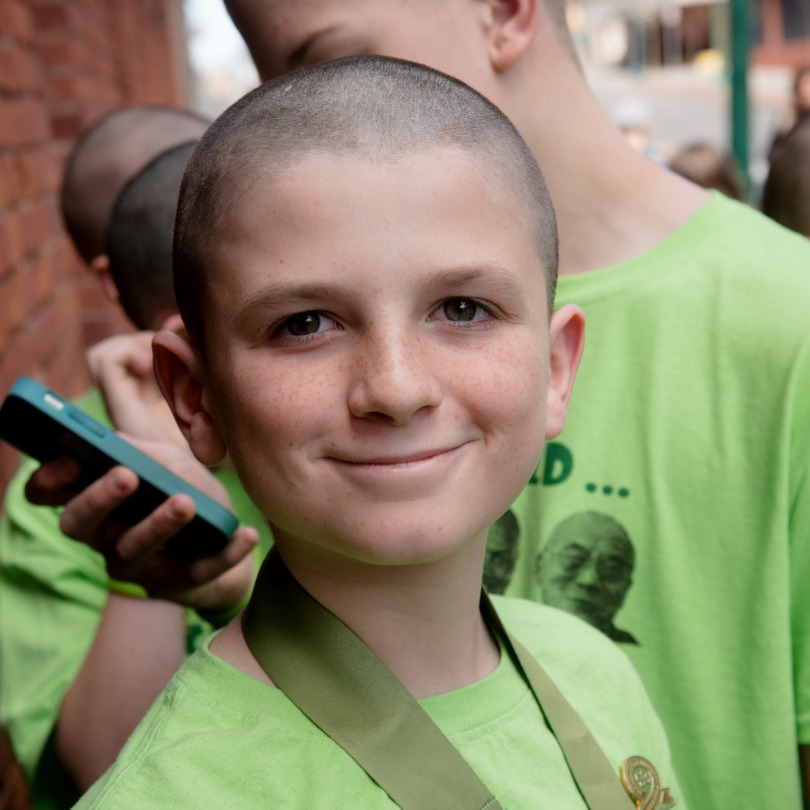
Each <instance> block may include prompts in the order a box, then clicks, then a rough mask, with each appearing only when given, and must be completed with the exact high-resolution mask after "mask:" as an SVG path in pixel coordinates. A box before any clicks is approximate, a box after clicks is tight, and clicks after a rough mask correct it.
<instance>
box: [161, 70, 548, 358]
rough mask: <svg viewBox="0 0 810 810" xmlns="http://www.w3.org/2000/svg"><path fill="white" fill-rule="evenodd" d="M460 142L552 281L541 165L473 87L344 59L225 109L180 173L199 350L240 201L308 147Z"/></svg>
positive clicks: (183, 290) (192, 328)
mask: <svg viewBox="0 0 810 810" xmlns="http://www.w3.org/2000/svg"><path fill="white" fill-rule="evenodd" d="M437 147H438V148H443V147H444V148H447V147H450V148H456V149H459V150H461V151H462V152H464V153H466V154H467V155H469V156H470V157H471V158H472V159H473V160H475V161H476V163H477V164H478V165H480V166H481V167H482V168H483V169H484V171H486V172H487V176H488V177H489V178H490V179H491V181H492V182H493V183H497V184H499V185H500V186H501V187H502V188H503V189H504V190H505V191H506V193H508V194H510V195H514V196H515V198H516V199H517V201H518V203H519V204H520V207H521V209H522V210H523V211H524V212H525V216H526V223H527V228H529V229H530V232H531V237H532V240H533V243H534V247H535V250H536V253H537V256H538V259H539V261H540V263H541V265H542V267H543V269H544V271H545V273H546V281H547V283H546V289H547V297H548V305H549V308H551V306H552V304H553V300H554V288H555V284H556V276H557V262H558V249H557V226H556V220H555V216H554V209H553V207H552V204H551V199H550V197H549V194H548V189H547V188H546V184H545V181H544V180H543V176H542V174H541V172H540V168H539V167H538V165H537V162H536V160H535V158H534V155H533V154H532V152H531V150H530V149H529V148H528V146H527V145H526V144H525V143H524V141H523V140H522V138H521V137H520V135H519V134H518V132H517V130H516V129H515V128H514V126H513V125H512V124H511V122H510V121H509V120H508V119H507V118H506V116H505V115H504V114H503V113H502V112H501V111H500V110H499V109H498V108H497V107H495V106H494V105H493V104H492V103H491V102H489V101H487V99H485V98H484V97H483V96H482V95H481V94H480V93H478V92H476V91H475V90H473V89H471V88H470V87H468V86H467V85H465V84H463V83H462V82H460V81H458V80H456V79H453V78H451V77H450V76H446V75H444V74H443V73H439V72H437V71H435V70H433V69H431V68H428V67H425V66H423V65H417V64H415V63H412V62H406V61H403V60H400V59H392V58H389V57H382V56H351V57H347V58H344V59H338V60H335V61H331V62H323V63H320V64H316V65H312V66H309V67H305V68H302V69H300V70H296V71H293V72H292V73H288V74H286V75H284V76H279V77H277V78H276V79H272V80H270V81H268V82H265V83H264V84H263V85H261V86H259V87H258V88H256V89H255V90H253V91H251V92H250V93H248V94H247V95H246V96H244V97H243V98H242V99H240V100H239V101H237V102H236V103H235V104H234V105H233V106H231V107H230V108H229V109H227V110H226V111H225V112H224V113H223V114H222V115H221V116H220V117H219V118H218V119H217V120H216V121H215V122H214V124H213V125H212V126H211V127H210V129H209V130H208V131H207V132H206V134H205V135H204V136H203V138H202V139H201V141H200V143H199V145H198V146H197V148H196V150H195V151H194V154H193V155H192V157H191V160H190V161H189V164H188V167H187V169H186V174H185V177H184V178H183V184H182V187H181V190H180V200H179V203H178V210H177V220H176V223H175V231H174V273H175V294H176V298H177V304H178V307H179V309H180V314H181V315H182V316H183V320H184V322H185V324H186V328H187V329H188V332H189V335H190V337H191V339H192V341H194V342H195V343H197V344H198V345H200V347H201V348H202V347H203V346H204V331H203V317H202V310H203V298H204V296H205V290H206V286H207V280H208V279H209V278H210V277H211V273H212V270H213V267H214V265H215V263H216V261H217V257H218V246H219V243H220V242H221V240H222V236H223V229H227V228H228V227H229V225H230V223H231V222H232V221H233V218H234V217H237V216H238V209H239V205H240V203H241V201H242V200H243V199H244V198H245V196H248V197H250V195H251V194H252V193H253V192H254V191H255V190H256V189H257V188H258V187H260V186H267V185H269V184H271V183H272V182H273V180H274V178H276V177H279V176H280V175H281V174H282V173H283V172H285V171H286V170H288V169H289V168H291V167H293V166H294V165H296V164H297V163H299V162H301V161H302V160H304V159H305V158H306V157H308V156H310V155H313V154H321V155H335V156H339V155H352V156H356V157H359V158H361V159H367V160H370V161H384V160H393V159H396V158H398V157H400V156H402V155H408V154H414V153H419V152H425V151H427V150H432V149H435V148H437Z"/></svg>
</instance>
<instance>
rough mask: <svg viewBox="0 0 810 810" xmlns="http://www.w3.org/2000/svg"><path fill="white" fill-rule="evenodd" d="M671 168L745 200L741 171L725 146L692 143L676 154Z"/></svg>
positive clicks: (701, 184)
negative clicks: (723, 147) (722, 147)
mask: <svg viewBox="0 0 810 810" xmlns="http://www.w3.org/2000/svg"><path fill="white" fill-rule="evenodd" d="M669 168H670V169H671V170H672V171H673V172H675V173H676V174H679V175H680V176H681V177H685V178H686V179H687V180H691V181H692V182H693V183H697V184H698V185H699V186H703V188H713V189H716V190H717V191H721V192H722V193H723V194H725V195H726V196H727V197H731V199H733V200H740V201H742V202H745V201H746V196H747V195H746V193H745V182H744V180H743V176H742V172H740V169H739V167H738V166H737V162H736V161H735V160H734V156H733V155H732V154H731V153H729V152H728V150H726V149H721V148H720V147H719V146H714V145H713V144H710V143H703V142H701V143H693V144H689V145H688V146H685V147H684V148H683V149H680V150H679V151H678V152H676V153H675V155H674V156H673V157H672V158H671V159H670V161H669Z"/></svg>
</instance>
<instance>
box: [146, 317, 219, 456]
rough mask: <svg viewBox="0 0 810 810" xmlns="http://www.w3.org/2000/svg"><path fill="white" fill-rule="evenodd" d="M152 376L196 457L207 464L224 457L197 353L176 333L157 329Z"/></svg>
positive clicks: (154, 339) (154, 341)
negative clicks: (153, 372) (153, 375)
mask: <svg viewBox="0 0 810 810" xmlns="http://www.w3.org/2000/svg"><path fill="white" fill-rule="evenodd" d="M152 353H153V355H154V367H155V377H156V378H157V382H158V386H159V387H160V390H161V392H162V394H163V396H164V398H165V400H166V402H167V403H168V404H169V407H170V408H171V411H172V414H174V419H175V421H176V422H177V426H178V427H179V428H180V431H181V432H182V434H183V435H184V436H185V437H186V441H187V442H188V444H189V447H190V448H191V451H192V453H194V456H195V457H196V458H197V460H198V461H199V462H200V463H202V464H205V465H206V466H207V467H213V466H214V465H216V464H219V463H220V462H221V461H222V460H223V458H225V452H226V447H225V442H224V440H223V438H222V434H221V433H220V432H219V427H218V426H217V423H216V421H215V420H214V418H213V416H212V414H211V409H210V406H209V405H208V395H207V393H206V390H205V386H204V384H203V383H202V379H203V377H202V374H201V369H200V365H199V361H198V358H197V354H196V352H195V351H194V349H193V348H192V346H191V344H190V343H189V342H188V340H186V339H185V337H183V336H182V335H180V334H178V333H177V332H169V331H163V332H158V333H157V334H156V335H155V337H154V338H153V340H152Z"/></svg>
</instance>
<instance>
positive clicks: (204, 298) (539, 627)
mask: <svg viewBox="0 0 810 810" xmlns="http://www.w3.org/2000/svg"><path fill="white" fill-rule="evenodd" d="M174 255H175V270H176V274H175V283H176V288H177V300H178V304H179V306H180V310H181V314H182V316H183V319H184V322H185V323H186V324H187V327H188V331H189V339H188V340H186V339H184V338H182V337H181V336H179V335H178V334H175V333H168V332H163V333H160V334H159V335H158V336H157V337H156V339H155V362H156V370H157V372H158V379H159V381H160V383H161V388H162V390H163V392H164V395H165V396H166V398H167V400H168V402H169V404H170V406H171V407H172V410H173V412H174V414H175V418H176V420H177V423H178V425H179V426H180V428H181V430H182V431H183V433H184V434H185V435H186V437H187V438H188V440H189V443H190V445H191V448H192V450H193V451H194V453H195V455H196V456H197V457H198V459H199V460H200V461H202V462H203V463H205V464H215V463H217V462H218V461H219V460H220V459H221V458H222V457H223V455H224V454H225V453H226V452H228V453H229V455H230V457H231V459H232V460H233V463H234V465H235V467H236V469H237V471H238V473H239V476H240V478H241V480H242V482H243V484H244V486H245V489H246V490H247V491H248V493H249V494H250V496H251V497H252V499H253V500H254V502H255V503H256V505H257V506H258V507H259V508H260V509H261V511H262V513H263V514H264V515H265V517H266V518H267V520H268V522H269V524H270V526H271V528H272V530H273V536H274V539H275V546H274V551H273V553H271V555H270V556H269V557H268V558H267V560H266V561H265V563H264V565H263V566H262V570H261V573H260V575H259V579H258V581H257V584H256V587H255V588H254V592H253V595H252V597H251V601H250V603H249V605H248V608H247V610H246V612H245V614H244V617H243V618H242V619H241V620H240V619H235V620H234V621H232V622H231V623H230V624H229V625H228V626H227V627H226V628H225V629H224V630H223V631H222V632H221V633H220V634H219V635H217V636H216V637H215V638H214V639H213V641H211V642H210V643H206V644H205V645H204V647H203V648H202V649H201V650H200V651H199V653H197V654H195V655H194V656H192V658H190V659H189V660H188V661H187V662H186V664H184V666H183V667H182V668H181V669H180V671H179V672H178V673H177V675H176V676H175V678H174V679H173V680H172V682H171V684H170V685H169V687H168V688H167V690H166V691H165V693H164V695H163V697H162V698H161V699H159V700H158V702H157V703H156V704H155V706H154V707H153V708H152V709H151V710H150V713H149V714H148V715H147V717H146V719H145V720H144V722H143V723H142V724H141V726H140V727H139V728H138V729H137V730H136V732H135V734H134V735H133V737H132V738H131V739H130V741H129V743H128V744H127V746H126V747H125V748H124V751H123V752H122V754H121V756H120V757H119V760H118V761H117V763H116V765H115V766H113V768H112V769H111V770H110V771H109V772H108V773H107V774H106V775H105V777H104V778H103V779H102V780H101V782H100V783H99V784H97V785H96V786H95V787H94V788H93V789H91V791H90V792H89V793H88V794H86V796H85V797H84V799H83V801H82V802H81V803H80V806H85V807H112V806H116V807H120V806H132V805H138V806H140V807H149V806H174V807H193V806H198V805H201V804H202V803H205V804H213V805H215V806H234V807H254V806H268V805H287V806H291V807H306V808H326V807H334V806H335V805H336V804H338V805H341V806H352V807H369V808H370V807H391V806H400V807H405V808H414V810H416V808H425V807H442V808H444V807H447V808H454V807H460V808H461V807H471V808H472V807H489V808H493V810H494V808H499V807H511V808H521V807H526V808H528V807H538V806H544V807H571V808H575V807H577V808H579V807H591V808H594V810H596V808H600V807H604V808H607V807H612V808H615V809H616V810H619V809H620V808H623V807H626V808H629V807H632V805H633V803H634V802H633V799H636V798H652V800H655V799H656V798H660V799H661V801H662V804H661V806H665V807H670V806H672V804H673V802H672V792H671V791H670V790H669V789H668V788H673V791H674V792H675V793H677V788H676V787H675V785H674V782H673V780H674V774H673V772H672V769H671V765H670V763H669V761H668V760H669V755H668V751H667V744H666V741H665V739H664V737H663V735H662V731H661V728H660V725H659V723H658V720H657V718H656V717H655V715H654V713H653V712H652V711H651V709H650V706H649V703H648V700H647V698H646V696H645V694H644V692H643V690H642V689H641V688H640V684H639V682H638V680H637V677H636V676H635V674H634V672H633V669H632V667H631V666H630V665H629V662H627V661H626V659H625V658H624V656H623V655H622V654H621V653H619V652H618V651H616V650H615V648H614V647H613V645H612V644H611V643H610V642H609V641H608V640H606V639H605V638H604V637H603V636H602V635H601V634H599V633H598V632H597V631H595V630H593V629H592V628H590V627H588V626H587V625H586V624H585V623H582V622H579V621H577V620H574V619H573V618H571V617H568V616H566V615H565V613H563V612H560V611H555V610H552V609H549V608H544V607H542V606H536V605H531V604H529V603H526V602H517V601H513V600H508V599H496V600H493V601H494V602H495V606H494V607H493V604H492V603H491V602H490V601H489V600H488V599H487V598H486V597H485V596H482V591H481V583H482V573H483V562H484V555H485V545H486V535H487V527H488V526H489V525H490V524H491V523H493V522H494V521H495V519H496V518H497V517H498V516H499V515H501V514H502V513H503V511H504V509H505V508H506V507H507V506H508V505H509V503H510V502H511V501H512V499H513V498H514V497H515V496H516V495H517V493H518V492H519V491H520V489H521V487H522V486H523V485H524V484H525V482H526V481H527V479H528V477H529V476H530V475H531V473H532V470H533V469H534V467H535V465H536V463H537V459H538V455H539V453H540V449H541V446H542V443H543V437H544V436H546V437H552V436H554V435H555V434H556V433H557V432H558V431H559V429H560V428H561V427H562V424H563V421H564V418H565V409H566V405H567V402H568V398H569V395H570V392H571V386H572V384H573V378H574V374H575V372H576V367H577V364H578V360H579V355H580V351H581V341H582V325H583V323H582V318H581V312H580V311H579V309H577V308H576V307H574V306H566V307H562V308H561V309H559V310H557V311H555V312H553V314H552V313H551V301H552V296H553V290H554V280H555V275H556V262H557V244H556V228H555V222H554V213H553V209H552V207H551V202H550V200H549V197H548V193H547V191H546V188H545V184H544V182H543V178H542V175H541V174H540V171H539V169H538V167H537V164H536V162H535V161H534V158H533V156H532V155H531V153H530V151H529V150H528V149H527V148H526V146H525V144H524V143H523V142H522V141H521V139H520V137H519V135H518V134H517V132H516V131H515V130H514V128H513V127H512V126H511V124H510V123H509V121H508V120H507V119H506V118H505V117H504V116H503V115H502V114H501V113H500V111H499V110H497V108H495V107H493V106H492V105H491V104H490V103H489V102H487V101H486V100H485V99H484V98H483V97H482V96H480V95H479V94H477V93H475V92H474V91H472V90H471V89H470V88H468V87H466V86H465V85H463V84H461V83H459V82H456V81H454V80H453V79H451V78H449V77H447V76H444V75H442V74H440V73H437V72H435V71H432V70H430V69H429V68H426V67H423V66H420V65H416V64H413V63H410V62H403V61H400V60H392V59H387V58H381V57H370V56H366V57H353V58H349V59H345V60H337V61H333V62H328V63H324V64H323V65H316V66H314V67H310V68H306V69H303V70H301V71H297V72H295V73H293V74H291V75H290V76H285V77H281V78H279V79H277V80H273V81H270V82H267V83H265V84H264V85H262V86H261V87H260V88H258V89H257V90H255V91H253V92H252V93H251V94H249V95H248V96H246V97H245V98H243V99H242V100H241V101H239V102H237V103H236V104H235V105H234V106H233V107H232V108H230V109H229V110H228V111H226V112H225V113H224V114H223V115H222V116H221V117H220V118H219V119H218V120H217V121H216V122H215V123H214V125H213V126H212V128H211V130H209V132H208V133H207V134H206V136H204V138H203V139H202V141H201V142H200V145H199V147H198V148H197V149H196V150H195V153H194V155H193V156H192V158H191V161H190V162H189V166H188V169H187V172H186V175H185V178H184V181H183V187H182V190H181V195H180V202H179V206H178V214H177V221H176V226H175V252H174ZM499 614H500V618H498V615H499ZM524 644H525V645H526V646H525V647H524V646H523V645H524ZM546 672H548V675H546ZM549 676H550V677H549ZM555 705H558V706H562V707H563V710H562V714H563V718H562V719H561V718H560V716H559V715H558V714H557V713H556V710H555ZM547 723H548V725H547ZM656 769H657V770H656ZM620 772H621V773H622V774H623V779H624V783H625V785H626V790H625V789H624V788H622V787H621V784H620ZM628 794H629V795H628ZM631 796H632V797H633V798H632V799H631Z"/></svg>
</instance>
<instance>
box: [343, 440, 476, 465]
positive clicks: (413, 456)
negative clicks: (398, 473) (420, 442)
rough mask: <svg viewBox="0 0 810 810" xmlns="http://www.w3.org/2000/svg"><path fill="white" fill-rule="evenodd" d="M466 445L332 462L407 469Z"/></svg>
mask: <svg viewBox="0 0 810 810" xmlns="http://www.w3.org/2000/svg"><path fill="white" fill-rule="evenodd" d="M464 444H466V442H463V443H462V444H458V445H454V446H452V447H443V448H440V449H438V450H419V451H417V452H416V453H409V454H408V455H405V456H380V457H378V458H340V457H338V456H333V457H332V460H333V461H337V462H340V463H341V464H349V465H351V466H354V467H406V466H408V465H409V464H415V463H417V462H420V461H429V460H430V459H434V458H437V457H439V456H445V455H447V454H449V453H453V452H455V451H456V450H458V449H459V448H461V447H463V446H464Z"/></svg>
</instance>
